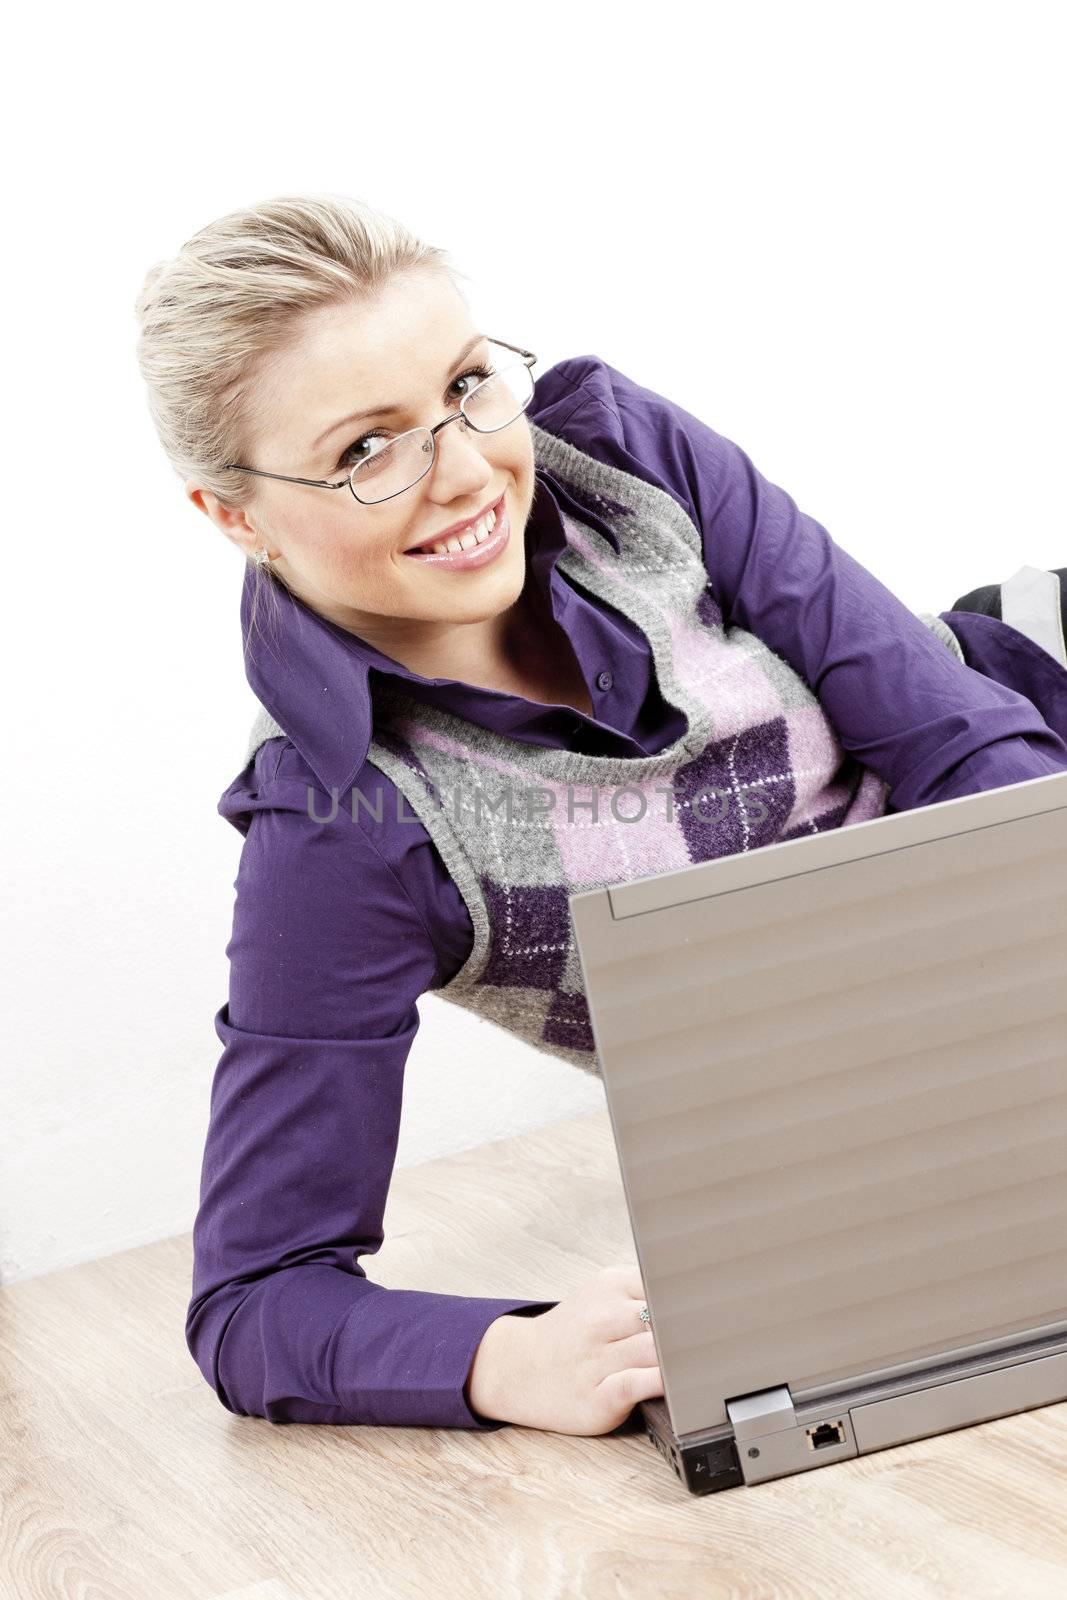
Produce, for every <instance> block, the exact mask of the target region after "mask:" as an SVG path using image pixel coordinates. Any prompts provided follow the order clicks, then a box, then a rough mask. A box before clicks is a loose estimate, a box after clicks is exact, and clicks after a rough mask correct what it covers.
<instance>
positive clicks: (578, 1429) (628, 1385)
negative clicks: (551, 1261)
mask: <svg viewBox="0 0 1067 1600" xmlns="http://www.w3.org/2000/svg"><path fill="white" fill-rule="evenodd" d="M644 1298H645V1291H644V1286H643V1284H642V1282H641V1276H640V1272H639V1271H638V1268H637V1267H636V1265H634V1266H631V1265H629V1264H620V1265H616V1266H610V1267H602V1268H601V1270H600V1271H599V1272H598V1273H597V1274H596V1276H595V1277H593V1278H591V1279H590V1280H589V1282H588V1283H586V1284H584V1285H583V1286H582V1288H580V1289H578V1290H577V1291H576V1293H574V1294H572V1295H568V1296H567V1297H566V1299H563V1300H561V1301H560V1302H559V1304H558V1305H557V1306H553V1308H552V1310H551V1311H543V1312H542V1313H541V1314H540V1315H539V1316H536V1317H520V1316H509V1315H504V1316H501V1317H498V1318H497V1319H496V1321H495V1322H491V1323H490V1324H489V1327H488V1328H487V1329H486V1330H485V1334H484V1336H483V1338H482V1341H481V1343H480V1344H479V1346H478V1350H477V1353H476V1354H475V1357H474V1363H473V1365H472V1367H471V1373H470V1378H469V1380H468V1395H469V1399H470V1405H471V1409H472V1410H473V1411H476V1412H478V1413H479V1414H480V1415H481V1416H483V1417H488V1418H495V1419H496V1420H498V1421H501V1422H514V1423H518V1424H519V1425H520V1426H522V1427H526V1428H544V1429H547V1430H549V1431H551V1432H553V1433H573V1434H583V1435H590V1434H600V1433H611V1432H612V1430H613V1429H614V1428H617V1427H618V1426H619V1424H620V1423H622V1422H624V1421H625V1420H626V1418H627V1417H628V1416H629V1414H630V1412H631V1411H632V1410H633V1408H634V1406H635V1405H636V1404H637V1403H638V1401H640V1400H651V1399H654V1398H656V1397H658V1396H660V1395H662V1393H663V1381H662V1379H661V1377H660V1370H659V1365H658V1360H657V1356H656V1346H655V1342H654V1340H653V1337H652V1332H651V1329H649V1328H647V1327H645V1326H644V1325H643V1324H642V1322H641V1320H640V1318H639V1316H638V1311H639V1310H640V1307H641V1304H642V1302H643V1300H644Z"/></svg>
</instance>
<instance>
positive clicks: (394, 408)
mask: <svg viewBox="0 0 1067 1600" xmlns="http://www.w3.org/2000/svg"><path fill="white" fill-rule="evenodd" d="M484 338H485V334H484V333H478V334H475V336H474V338H473V339H471V340H469V341H468V343H467V344H465V345H464V346H463V349H462V350H461V351H460V352H459V355H458V356H457V357H456V359H455V360H454V361H453V362H452V365H451V366H450V367H449V368H448V371H449V372H451V371H452V370H453V369H454V368H455V367H458V366H459V364H460V362H461V361H464V360H465V359H466V358H467V356H469V355H470V353H471V351H472V350H473V349H474V348H475V346H476V345H479V344H481V342H482V340H483V339H484ZM403 409H404V408H403V406H402V405H388V406H370V407H369V408H368V409H367V410H366V411H353V412H352V414H351V415H350V416H347V417H342V418H341V420H340V421H339V422H332V423H331V424H330V426H329V427H328V428H327V429H326V431H325V432H324V433H320V434H319V436H318V438H317V439H316V440H315V443H314V444H313V445H312V446H311V448H312V450H318V448H319V446H320V445H321V444H323V443H324V442H325V441H326V440H327V439H328V438H329V437H330V435H331V434H332V433H336V432H337V430H338V428H344V427H347V426H348V424H349V423H352V422H364V421H365V420H366V419H367V418H369V417H388V416H392V415H394V414H395V413H396V412H398V411H402V410H403Z"/></svg>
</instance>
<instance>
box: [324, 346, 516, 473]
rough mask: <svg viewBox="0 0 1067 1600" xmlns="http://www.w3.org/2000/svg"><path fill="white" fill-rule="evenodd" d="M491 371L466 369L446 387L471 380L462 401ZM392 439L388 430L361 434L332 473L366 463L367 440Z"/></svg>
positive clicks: (484, 368)
mask: <svg viewBox="0 0 1067 1600" xmlns="http://www.w3.org/2000/svg"><path fill="white" fill-rule="evenodd" d="M493 370H494V369H493V368H492V367H486V366H475V367H468V368H467V370H466V371H465V372H461V373H460V375H459V377H458V378H453V379H452V382H451V383H450V384H449V386H448V387H449V390H452V389H454V388H455V387H456V385H457V384H460V383H468V380H473V381H471V382H470V383H469V384H468V387H467V388H466V389H465V390H464V392H463V393H462V394H460V395H459V396H458V399H459V400H462V399H464V398H465V397H466V395H468V394H469V393H470V391H471V389H474V388H476V387H477V385H478V384H479V383H482V382H483V381H484V380H485V379H486V378H491V377H492V375H493ZM393 437H394V435H393V434H392V433H391V431H390V430H389V429H388V428H372V429H371V431H370V432H369V433H361V434H360V436H359V438H358V439H353V441H352V443H351V444H350V445H348V446H347V447H346V448H345V449H344V450H343V451H342V452H341V454H340V456H339V457H338V459H337V466H336V467H335V468H334V471H335V472H342V471H348V470H349V469H350V468H352V467H354V466H355V465H356V463H357V462H358V461H366V460H367V458H368V456H370V455H373V454H374V451H372V450H368V451H363V453H362V454H361V453H360V452H361V451H362V450H363V446H364V445H365V444H367V443H368V441H369V440H371V439H391V438H393Z"/></svg>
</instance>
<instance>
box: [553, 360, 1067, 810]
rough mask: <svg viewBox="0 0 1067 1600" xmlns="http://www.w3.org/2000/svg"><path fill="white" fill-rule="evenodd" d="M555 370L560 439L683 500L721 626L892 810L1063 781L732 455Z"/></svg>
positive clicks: (1031, 736)
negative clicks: (757, 655)
mask: <svg viewBox="0 0 1067 1600" xmlns="http://www.w3.org/2000/svg"><path fill="white" fill-rule="evenodd" d="M563 365H564V367H565V368H566V373H565V375H564V376H565V377H566V378H569V380H570V382H571V383H572V385H573V386H574V387H575V389H577V390H581V391H584V395H585V399H584V401H583V402H582V403H581V404H579V405H578V406H576V408H575V410H574V411H573V413H572V414H571V415H570V416H569V418H568V423H567V436H568V438H569V439H570V440H571V441H572V442H573V443H575V444H577V445H578V446H579V448H582V449H587V450H590V451H591V452H592V453H594V454H596V455H597V456H598V457H599V458H600V459H603V460H608V461H611V462H613V463H614V464H616V465H618V466H619V467H621V468H622V469H623V470H624V471H629V472H632V473H635V474H636V475H638V476H640V477H643V478H644V479H645V480H646V481H648V482H652V483H655V484H656V485H657V486H658V487H661V488H663V489H665V490H666V491H667V492H668V493H670V494H672V495H673V496H674V497H675V498H676V499H677V500H679V502H680V503H681V504H682V505H683V506H684V507H685V509H686V510H687V511H688V512H689V514H690V515H691V516H692V518H693V521H694V523H695V524H696V525H697V527H699V529H700V530H701V537H702V543H703V553H704V563H705V566H706V568H707V572H708V576H709V579H710V581H711V585H712V589H713V591H714V593H715V596H716V599H717V600H718V602H719V604H720V606H721V607H722V610H723V614H724V619H725V620H726V621H727V623H728V624H736V625H739V626H740V627H742V628H744V629H746V630H747V631H749V632H751V633H754V634H756V635H757V636H758V637H759V638H760V639H762V640H763V641H764V643H766V644H767V645H769V646H770V648H771V649H772V650H774V651H775V652H776V653H777V654H779V655H780V656H782V657H783V659H784V660H786V661H788V662H789V663H790V665H791V666H792V667H793V668H794V669H795V670H796V671H797V672H799V673H800V674H801V676H802V677H803V678H804V680H805V681H806V682H807V683H808V684H809V686H810V687H811V689H812V690H813V691H814V693H815V694H816V695H817V696H818V698H819V700H820V702H821V704H822V705H823V707H824V709H825V711H826V713H827V715H828V717H829V718H830V720H831V722H832V724H833V726H834V729H835V732H836V733H837V736H838V738H839V739H840V742H841V744H842V746H843V747H844V748H845V749H846V750H848V751H850V752H851V753H852V754H853V755H855V756H856V757H857V758H858V759H859V760H860V761H862V762H863V763H864V765H866V766H868V767H870V768H871V769H872V770H873V771H874V772H876V773H877V774H878V776H879V777H880V778H882V780H883V781H884V782H885V783H887V784H888V786H889V797H888V799H889V808H890V809H891V810H896V811H904V810H908V809H911V808H912V807H915V806H922V805H929V804H931V803H933V802H935V801H939V800H947V799H952V798H954V797H956V796H958V795H963V794H972V793H976V792H979V791H981V790H984V789H994V788H999V787H1001V786H1002V785H1004V784H1009V783H1017V782H1021V781H1024V780H1026V779H1029V778H1035V777H1042V776H1045V775H1046V774H1048V773H1052V772H1059V771H1062V770H1063V769H1064V768H1067V744H1065V743H1064V741H1063V739H1062V738H1061V737H1060V736H1059V734H1058V733H1057V732H1056V731H1055V730H1054V729H1053V728H1051V727H1050V726H1049V724H1048V723H1047V722H1046V720H1045V718H1044V717H1043V716H1042V715H1041V713H1040V711H1039V710H1038V709H1037V707H1036V706H1035V705H1034V704H1033V703H1032V702H1031V701H1030V700H1029V699H1027V698H1026V697H1025V696H1024V695H1022V694H1018V693H1016V692H1015V691H1014V690H1013V689H1012V688H1010V687H1009V686H1007V685H1006V684H1004V683H998V682H995V681H994V680H993V679H992V678H990V677H987V676H984V675H983V674H982V673H981V672H978V671H975V670H974V669H972V668H971V667H969V666H966V665H964V663H963V662H961V661H959V660H958V659H956V657H955V656H954V655H953V654H952V653H951V652H950V651H949V650H947V649H946V647H945V645H944V644H943V643H942V642H941V641H940V640H939V639H937V638H936V637H935V636H934V635H933V634H932V633H931V632H930V630H929V629H928V628H927V627H926V625H925V624H924V623H923V622H922V621H920V619H919V618H918V617H917V616H915V615H914V614H913V613H912V612H911V611H909V610H908V608H907V607H906V606H905V605H904V604H903V603H902V602H901V601H900V600H898V599H897V598H896V596H895V595H894V594H893V593H892V591H891V590H890V589H888V588H887V587H886V586H885V585H884V584H882V583H880V582H879V580H878V579H877V578H875V577H874V576H873V574H872V573H870V572H869V571H867V569H866V568H865V567H863V566H861V565H860V563H859V562H858V561H856V560H855V559H854V558H853V557H852V556H850V555H849V554H848V552H847V551H846V550H844V549H842V548H841V547H840V546H839V545H837V544H835V543H834V541H833V540H832V539H831V537H830V535H829V534H828V533H827V531H826V529H825V528H824V527H823V526H822V525H821V524H820V523H818V522H816V521H815V520H814V518H813V517H810V516H808V515H806V514H805V513H803V512H802V511H800V510H799V509H798V507H797V506H796V504H795V502H794V501H793V500H792V498H791V497H790V496H789V495H788V494H787V493H786V492H785V490H784V489H781V488H779V487H778V486H777V485H775V484H773V483H771V482H769V481H768V480H767V479H766V478H764V477H763V476H762V475H761V474H760V473H759V472H758V471H757V470H756V468H755V467H754V466H753V464H752V462H751V461H750V460H749V458H748V456H747V455H746V454H745V452H744V451H743V450H742V449H740V447H739V446H738V445H736V444H734V443H733V442H732V441H731V440H729V439H727V438H724V437H723V436H722V435H720V434H718V433H716V432H715V431H714V430H713V429H711V428H710V427H708V426H707V424H705V423H703V422H701V421H700V419H699V418H697V417H695V416H693V415H692V414H691V413H690V412H687V411H685V410H684V409H683V408H682V407H680V406H678V405H675V404H674V403H673V402H671V401H669V400H667V399H665V398H664V397H663V396H661V395H658V394H656V393H655V392H654V391H653V390H650V389H647V388H645V387H643V386H642V385H639V384H636V383H634V382H633V381H632V380H631V379H629V378H627V377H626V376H625V374H623V373H621V372H618V371H617V370H616V369H615V368H614V367H610V366H608V365H607V363H605V362H602V361H600V360H599V359H598V358H596V357H590V356H583V357H575V358H574V360H573V361H572V362H568V363H565V364H563ZM564 376H561V377H560V378H558V379H557V380H556V381H557V383H560V384H562V382H563V381H564Z"/></svg>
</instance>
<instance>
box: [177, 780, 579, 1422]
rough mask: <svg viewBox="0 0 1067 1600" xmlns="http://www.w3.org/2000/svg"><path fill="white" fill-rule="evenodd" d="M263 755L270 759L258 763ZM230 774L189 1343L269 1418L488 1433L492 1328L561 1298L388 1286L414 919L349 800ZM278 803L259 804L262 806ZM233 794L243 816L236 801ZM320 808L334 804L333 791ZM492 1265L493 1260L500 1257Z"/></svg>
mask: <svg viewBox="0 0 1067 1600" xmlns="http://www.w3.org/2000/svg"><path fill="white" fill-rule="evenodd" d="M263 759H264V764H267V763H268V761H269V757H264V758H263ZM284 787H285V786H279V792H276V793H275V794H274V795H273V797H272V796H271V794H270V785H269V781H268V782H267V783H264V784H261V785H260V786H259V787H258V788H257V787H256V785H255V780H254V779H253V780H252V783H251V785H250V786H249V787H248V788H247V789H246V790H245V791H243V796H244V798H243V799H242V789H241V785H240V783H238V784H235V785H233V786H231V789H230V790H229V791H227V795H226V796H224V797H223V798H224V802H225V803H226V807H227V808H228V809H224V806H223V805H221V804H220V810H222V811H223V814H224V815H229V816H230V818H231V820H233V819H234V817H235V816H239V820H238V821H235V826H238V827H239V828H240V831H241V832H243V833H244V834H245V842H244V845H243V848H242V854H241V862H240V867H239V871H238V876H237V882H236V889H237V899H236V903H235V909H234V921H233V932H232V937H231V940H230V942H229V944H228V946H227V955H228V957H229V959H230V988H229V999H228V1001H227V1003H226V1004H225V1005H223V1006H222V1007H220V1009H219V1011H218V1012H217V1014H216V1016H215V1029H216V1032H217V1034H218V1037H219V1039H220V1041H221V1043H222V1045H223V1051H222V1055H221V1058H220V1059H219V1061H218V1065H217V1068H216V1071H215V1077H214V1081H213V1084H212V1089H211V1102H210V1115H209V1125H208V1132H207V1139H206V1144H205V1149H204V1156H203V1168H202V1174H201V1184H200V1204H199V1210H198V1212H197V1216H196V1221H195V1225H194V1230H193V1247H194V1267H193V1283H192V1298H191V1300H190V1303H189V1307H188V1314H187V1320H186V1339H187V1343H188V1346H189V1349H190V1351H191V1353H192V1355H193V1357H194V1359H195V1361H196V1363H197V1365H198V1367H199V1368H200V1370H201V1372H202V1373H203V1375H204V1377H205V1379H206V1380H207V1382H208V1383H209V1384H210V1385H211V1386H212V1388H213V1389H214V1390H215V1392H216V1393H217V1395H218V1397H219V1399H220V1400H221V1402H222V1404H223V1405H224V1406H226V1408H227V1409H228V1410H230V1411H233V1412H235V1413H237V1414H238V1415H251V1416H262V1417H266V1418H269V1419H270V1420H271V1421H272V1422H320V1423H387V1424H395V1425H413V1426H419V1425H424V1426H434V1427H459V1428H481V1429H491V1428H498V1427H500V1426H502V1425H503V1424H501V1423H500V1422H498V1421H495V1420H492V1419H488V1418H482V1417H479V1416H478V1415H477V1413H475V1412H473V1411H472V1410H471V1408H470V1406H469V1404H468V1401H467V1395H466V1384H467V1380H468V1378H469V1375H470V1367H471V1364H472V1361H473V1357H474V1354H475V1352H476V1350H477V1347H478V1343H479V1341H480V1340H481V1337H482V1335H483V1334H484V1332H485V1330H486V1328H487V1327H488V1326H489V1324H490V1323H491V1322H493V1321H495V1319H496V1318H497V1317H499V1316H501V1315H504V1314H507V1313H509V1312H515V1313H517V1314H527V1313H531V1314H532V1313H536V1312H538V1311H543V1310H547V1309H549V1308H550V1307H551V1306H553V1305H555V1304H556V1303H557V1302H555V1301H532V1300H521V1299H503V1298H501V1299H496V1298H493V1299H487V1298H478V1297H467V1296H460V1295H448V1294H437V1293H432V1292H421V1291H414V1290H398V1289H387V1288H385V1287H383V1286H381V1285H379V1284H376V1283H373V1282H371V1281H370V1280H369V1279H368V1278H367V1277H366V1275H365V1273H364V1269H363V1266H362V1265H361V1261H360V1258H361V1257H362V1256H365V1255H371V1254H373V1253H374V1251H376V1250H377V1249H378V1248H379V1247H380V1245H381V1243H382V1240H383V1237H384V1235H383V1229H382V1218H383V1214H384V1210H385V1203H386V1198H387V1195H388V1190H389V1183H390V1179H391V1175H392V1170H393V1163H394V1160H395V1156H396V1147H397V1139H398V1133H399V1126H400V1114H401V1103H402V1091H403V1078H404V1067H405V1063H406V1060H407V1056H408V1052H409V1050H410V1047H411V1043H412V1041H413V1039H414V1037H415V1034H416V1032H417V1029H418V1025H419V1016H418V1011H417V1007H416V999H417V997H418V996H419V995H420V994H422V993H423V992H425V991H426V990H427V989H429V988H431V987H432V986H433V983H434V979H435V974H436V960H435V955H434V950H433V946H432V943H431V940H430V937H429V934H428V932H427V930H426V927H425V925H424V923H423V920H422V918H421V917H420V915H419V912H418V910H417V908H416V907H415V906H414V905H413V904H412V902H411V900H410V898H409V897H408V896H407V894H406V892H405V890H404V888H403V887H402V885H401V884H400V883H399V882H398V880H397V879H396V876H395V874H394V873H393V872H392V871H391V869H390V868H389V867H388V866H387V865H386V863H385V862H384V861H383V860H382V858H381V857H380V855H379V854H378V852H377V850H376V849H375V847H374V845H373V843H372V841H371V840H370V839H369V838H368V837H367V835H366V834H365V833H364V832H363V830H362V828H361V827H360V826H359V825H358V824H357V823H354V822H353V821H352V819H351V816H350V814H346V812H345V810H344V808H343V807H342V808H341V809H340V810H339V813H338V815H337V817H336V818H335V819H334V820H333V821H332V822H330V823H322V824H319V823H315V822H313V821H312V820H311V819H310V818H309V816H308V815H307V814H306V808H305V802H304V801H303V800H300V801H298V800H297V799H296V798H295V794H296V789H297V787H298V786H296V785H293V784H290V785H288V792H289V795H290V799H289V800H288V801H285V802H283V801H282V798H281V793H280V789H281V788H284ZM272 799H273V802H274V803H273V804H272ZM241 804H244V805H246V806H247V811H246V812H245V814H243V815H241V814H240V813H239V811H238V807H239V805H241ZM317 804H318V805H319V806H321V814H326V812H327V810H328V802H327V801H326V799H325V797H324V796H320V797H319V799H318V802H317ZM500 1265H501V1269H502V1270H503V1269H504V1267H505V1265H506V1264H505V1263H501V1264H500Z"/></svg>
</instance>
